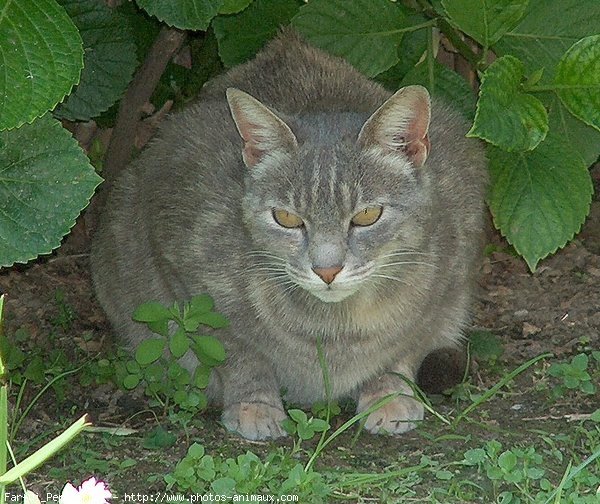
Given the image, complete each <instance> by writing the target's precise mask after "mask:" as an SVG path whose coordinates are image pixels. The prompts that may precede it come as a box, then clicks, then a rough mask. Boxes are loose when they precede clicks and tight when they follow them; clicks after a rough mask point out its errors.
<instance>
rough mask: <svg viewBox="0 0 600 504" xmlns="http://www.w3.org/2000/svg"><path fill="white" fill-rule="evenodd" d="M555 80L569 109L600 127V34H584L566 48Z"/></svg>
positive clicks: (558, 90)
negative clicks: (584, 36)
mask: <svg viewBox="0 0 600 504" xmlns="http://www.w3.org/2000/svg"><path fill="white" fill-rule="evenodd" d="M554 84H555V85H556V86H557V90H556V92H557V93H558V96H559V97H560V99H561V100H562V102H563V103H564V104H565V106H566V107H567V108H568V109H569V111H570V112H571V113H572V114H573V115H574V116H576V117H578V118H579V119H581V120H582V121H583V122H584V123H586V124H589V125H590V126H593V127H594V128H596V129H597V130H599V131H600V35H596V36H593V37H586V38H584V39H582V40H580V41H579V42H577V43H576V44H574V45H573V46H572V47H571V48H570V49H569V50H568V51H567V52H566V54H565V55H564V56H563V58H562V59H561V60H560V63H559V64H558V68H557V70H556V77H555V78H554Z"/></svg>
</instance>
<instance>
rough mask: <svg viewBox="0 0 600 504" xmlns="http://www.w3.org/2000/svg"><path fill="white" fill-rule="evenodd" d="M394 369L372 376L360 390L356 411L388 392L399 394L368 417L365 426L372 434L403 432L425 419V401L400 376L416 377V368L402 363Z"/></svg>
mask: <svg viewBox="0 0 600 504" xmlns="http://www.w3.org/2000/svg"><path fill="white" fill-rule="evenodd" d="M393 371H394V372H393V373H384V374H382V375H381V376H378V377H377V378H374V379H372V380H369V381H368V382H366V383H365V384H364V385H363V386H362V387H361V388H360V390H359V393H358V401H357V402H358V406H357V413H361V412H363V411H366V410H367V409H369V408H370V407H371V406H373V405H374V404H375V403H376V402H377V401H379V400H380V399H382V398H383V397H385V396H387V395H389V394H395V393H399V394H400V395H398V397H396V398H394V399H392V400H391V401H390V402H389V403H387V404H386V405H385V406H382V407H381V408H378V409H377V410H375V411H374V412H372V413H371V414H370V415H369V416H368V417H367V421H366V423H365V429H366V430H367V431H369V432H370V433H372V434H379V433H387V434H402V433H404V432H407V431H409V430H411V429H414V428H415V427H416V422H419V421H421V420H423V417H424V413H425V410H424V408H423V404H422V403H421V402H420V401H419V400H417V399H415V398H414V394H413V391H412V389H411V387H410V386H409V385H408V384H407V383H406V381H404V380H403V379H402V377H401V376H400V375H402V376H405V377H406V378H408V379H409V380H411V381H414V379H415V376H414V370H413V369H412V367H409V366H406V365H402V364H399V365H398V366H396V367H395V369H394V370H393Z"/></svg>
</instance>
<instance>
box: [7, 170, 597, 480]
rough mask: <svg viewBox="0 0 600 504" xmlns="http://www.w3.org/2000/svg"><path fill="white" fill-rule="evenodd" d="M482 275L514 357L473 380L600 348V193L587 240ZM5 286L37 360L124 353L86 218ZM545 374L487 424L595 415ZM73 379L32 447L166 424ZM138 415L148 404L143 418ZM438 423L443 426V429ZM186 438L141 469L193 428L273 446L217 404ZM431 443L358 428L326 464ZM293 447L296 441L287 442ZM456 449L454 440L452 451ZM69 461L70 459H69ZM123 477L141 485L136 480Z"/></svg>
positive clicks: (557, 422) (507, 259)
mask: <svg viewBox="0 0 600 504" xmlns="http://www.w3.org/2000/svg"><path fill="white" fill-rule="evenodd" d="M599 174H600V170H595V171H593V175H594V178H595V179H596V180H595V182H596V186H597V187H596V190H598V189H599V188H600V187H599V186H600V184H599V183H598V182H599V179H600V176H599ZM490 241H491V242H492V243H495V244H496V245H497V249H498V250H508V247H507V245H506V243H505V242H503V240H501V239H500V238H499V237H498V236H497V235H495V234H493V233H491V234H490ZM480 283H481V289H480V293H479V297H478V301H477V302H476V304H475V307H474V321H473V325H474V327H477V328H485V329H486V330H488V331H490V332H491V333H493V334H494V335H496V336H498V337H499V338H500V339H501V341H502V343H503V346H504V354H503V356H502V358H501V368H500V371H499V370H498V369H487V368H486V367H485V365H484V364H482V363H477V362H475V363H474V366H473V370H472V377H471V379H472V381H473V382H474V383H475V384H478V385H482V386H490V385H492V384H493V383H494V382H495V381H497V380H498V378H499V377H501V376H502V373H503V372H506V370H511V369H514V368H515V367H517V366H518V365H520V364H522V363H523V362H525V361H526V360H528V359H531V358H533V357H535V356H537V355H539V354H542V353H544V352H552V353H553V354H554V355H555V356H557V357H558V358H559V359H567V358H568V357H570V356H572V355H576V354H577V353H579V352H581V351H585V350H590V349H600V201H594V203H593V208H592V212H591V215H590V217H589V219H588V221H587V223H586V225H585V227H584V229H583V230H582V232H581V233H580V234H579V235H578V236H577V238H576V239H575V240H574V241H573V242H572V243H571V244H570V245H569V246H568V247H566V248H565V249H564V250H562V251H560V252H559V253H557V254H556V255H555V256H553V257H551V258H549V259H546V260H545V261H542V263H541V265H540V266H539V269H538V270H537V271H536V272H535V273H534V274H531V273H529V272H528V270H527V268H526V265H525V263H524V262H523V261H522V260H521V259H519V258H517V257H515V256H514V255H512V254H510V253H509V252H506V251H504V252H498V251H497V252H494V253H492V254H491V255H490V256H488V257H486V258H484V259H483V266H482V274H481V282H480ZM0 290H1V291H2V292H4V293H6V294H7V300H6V303H5V332H6V334H7V335H8V336H9V337H12V336H14V335H15V333H17V331H18V330H20V332H19V334H21V335H23V334H25V335H26V338H24V340H23V341H22V343H20V344H21V345H22V347H23V350H24V351H25V353H26V356H25V359H26V360H25V362H27V353H28V352H30V351H33V350H32V349H34V348H42V349H45V350H47V353H48V355H49V356H52V355H53V353H52V352H53V351H55V350H56V349H61V350H62V351H63V352H64V354H66V355H67V356H68V357H69V359H70V360H71V364H72V365H73V366H76V365H80V364H83V363H84V362H85V360H86V359H92V360H93V359H98V358H99V356H102V355H103V353H105V352H110V351H113V350H114V345H115V343H114V341H113V339H112V336H111V334H110V330H109V327H108V325H107V323H106V320H105V318H104V315H103V313H102V310H101V309H100V307H99V306H98V304H97V302H96V301H95V299H94V294H93V291H92V287H91V285H90V277H89V272H88V255H87V240H86V233H85V231H84V230H83V229H82V226H81V225H79V226H78V227H77V233H76V234H75V235H74V236H73V237H71V238H69V239H67V241H66V243H65V245H64V246H63V247H62V248H61V249H60V250H58V251H57V252H56V253H55V254H53V255H52V256H51V257H46V258H43V259H40V260H39V261H37V262H35V263H32V264H29V265H26V266H17V267H14V268H12V269H5V270H3V271H2V272H0ZM57 293H58V294H57ZM22 339H23V338H22ZM535 376H536V375H533V377H532V378H530V382H529V385H527V386H524V387H525V388H524V389H523V391H521V392H519V390H518V389H517V390H515V389H513V390H512V394H511V395H507V396H502V397H500V398H498V399H496V400H494V401H492V402H491V403H490V404H489V406H488V407H486V415H487V416H488V420H487V421H488V422H489V423H491V424H493V425H495V426H497V427H498V428H506V429H512V430H518V429H521V428H522V429H523V430H526V429H530V428H532V427H533V426H534V425H533V424H535V422H533V424H532V421H533V420H535V419H539V420H540V421H542V422H545V423H544V428H545V429H547V430H552V429H553V430H558V431H560V430H561V429H568V428H569V427H568V423H567V422H566V420H565V418H567V415H569V414H584V413H589V412H590V411H593V410H594V408H597V407H598V405H599V404H600V398H599V397H598V395H596V396H591V397H589V398H588V399H587V400H586V401H583V402H578V403H576V404H573V403H571V402H568V401H564V402H562V403H561V402H560V401H559V402H558V403H556V404H554V405H552V406H548V403H547V402H544V401H543V400H540V395H539V394H536V393H535V392H534V388H533V387H530V388H528V387H529V386H530V385H531V380H534V381H535ZM65 380H67V381H66V383H67V386H66V387H65V388H63V389H62V391H58V389H56V390H49V391H47V392H46V393H45V394H44V395H43V396H42V398H41V400H40V401H39V402H38V403H37V405H36V407H35V408H34V409H33V410H32V411H31V412H30V413H29V414H28V416H27V417H26V419H25V421H24V422H23V424H22V425H21V428H20V430H19V434H18V436H17V438H18V439H20V440H21V442H23V443H24V446H27V447H29V446H30V445H31V447H34V446H35V445H36V443H38V444H39V442H41V440H43V439H44V437H43V433H44V432H46V433H51V432H54V431H55V430H56V429H57V428H58V427H59V426H64V425H66V422H67V419H69V418H70V419H75V418H77V417H78V416H79V415H80V414H82V413H83V412H86V411H87V412H89V413H90V414H91V415H92V418H93V420H94V425H95V426H121V425H125V426H127V427H132V428H134V429H137V430H138V432H141V433H144V432H145V431H148V430H149V429H151V428H152V427H154V426H155V425H156V423H157V419H156V418H155V417H154V416H153V414H151V413H149V412H148V411H147V405H146V403H145V402H144V400H142V399H139V398H137V399H136V398H131V397H130V396H129V395H128V394H125V393H123V392H122V391H120V390H118V389H117V388H116V387H115V386H113V385H112V384H104V385H100V386H92V387H90V386H88V387H84V386H82V385H80V384H79V381H78V380H77V379H76V378H74V377H68V378H65ZM36 390H39V388H38V389H36V388H35V387H33V388H29V389H27V390H26V392H25V394H24V398H23V404H27V400H31V398H32V397H33V395H34V393H35V392H36ZM61 395H63V396H64V397H61ZM13 404H14V398H13ZM435 404H437V405H439V407H440V408H441V409H442V411H449V410H451V409H452V407H453V404H452V402H451V401H450V400H449V399H448V398H438V399H437V400H436V401H435ZM517 406H518V407H517ZM138 412H142V413H141V414H138V415H135V414H136V413H138ZM484 416H485V415H484ZM159 420H160V419H159ZM528 422H529V423H528ZM535 425H537V424H535ZM435 431H436V427H435V426H434V427H433V431H432V432H435ZM178 435H179V442H178V443H177V444H176V446H175V447H174V448H173V450H171V451H170V452H169V453H168V455H165V454H164V453H163V455H162V456H161V457H160V460H158V459H153V460H154V462H152V461H149V462H148V466H138V467H137V468H136V473H137V475H138V477H139V475H140V474H145V473H146V474H150V473H152V472H155V473H159V474H160V473H161V472H164V471H167V470H171V469H172V467H173V465H174V463H175V462H176V460H177V459H178V457H181V456H182V454H183V453H184V449H185V446H186V445H187V437H191V438H200V439H202V441H203V443H204V444H205V445H206V446H207V451H209V450H213V452H215V453H224V454H227V453H232V452H235V453H241V452H243V451H245V450H246V449H251V450H254V451H255V452H257V453H260V452H261V451H263V452H264V450H266V449H267V448H268V446H269V445H264V444H256V443H248V442H244V441H240V440H238V439H237V438H235V437H233V436H231V435H230V434H227V433H225V432H224V430H223V429H222V427H221V426H220V425H219V424H218V422H217V415H216V413H214V412H213V413H208V415H207V417H206V420H205V421H204V423H203V427H193V428H192V429H191V430H190V432H188V433H187V437H186V435H184V434H182V433H179V434H178ZM476 435H479V434H476ZM481 435H485V434H481ZM422 443H423V439H422V436H420V435H417V434H409V435H407V436H405V437H403V438H401V439H400V440H399V441H398V442H390V441H389V439H386V438H381V437H377V436H370V435H366V434H365V435H362V436H361V438H359V440H358V442H357V443H356V445H354V446H352V444H351V442H350V439H349V437H344V436H343V437H342V438H341V439H340V441H339V442H338V444H337V445H336V448H334V449H333V450H332V451H329V452H328V453H327V454H326V455H325V456H324V458H323V460H322V464H331V466H335V467H352V468H360V469H361V470H374V471H377V470H380V469H381V468H385V467H389V466H390V464H392V463H398V460H399V459H400V458H401V455H402V456H403V454H405V453H407V452H411V453H412V454H414V453H418V452H419V450H420V449H421V448H420V446H421V445H422ZM281 444H282V445H284V446H285V445H286V442H285V441H284V442H282V443H281ZM288 444H289V443H288ZM139 446H140V441H139V439H138V440H137V441H133V442H131V443H130V444H125V445H122V446H116V445H110V446H108V445H106V443H105V444H104V445H102V444H101V443H100V444H99V445H98V446H96V447H95V450H96V452H94V453H96V455H94V456H92V457H91V459H90V460H92V459H93V460H95V461H96V462H97V466H98V467H99V469H98V470H99V471H100V470H101V469H102V467H103V466H102V465H101V464H99V462H98V460H104V461H107V460H108V461H112V462H115V461H119V460H123V459H125V458H127V457H131V458H134V459H136V458H139V457H140V448H139ZM453 446H454V445H453V444H452V442H448V444H447V445H446V448H447V449H453ZM78 453H81V452H78ZM86 460H87V459H86ZM58 463H59V462H55V464H58ZM60 464H63V465H68V464H69V461H68V460H65V461H62V462H60ZM50 465H52V463H50ZM111 467H112V466H111ZM88 470H89V463H88ZM79 472H81V474H85V468H79V469H77V470H76V471H75V473H76V474H78V473H79ZM54 477H55V478H59V476H54ZM71 477H73V478H76V476H75V475H74V476H71ZM52 478H53V476H52V473H51V472H50V473H48V472H41V473H40V476H38V477H36V478H34V481H35V484H36V485H39V487H40V488H41V487H44V485H47V484H48V483H49V482H51V481H52ZM139 479H140V485H141V487H143V488H146V489H147V488H148V486H147V483H145V482H143V481H142V480H141V478H139ZM116 484H117V485H121V484H122V485H123V488H129V489H131V482H129V483H127V478H124V479H123V480H122V481H121V483H116ZM133 486H135V485H133Z"/></svg>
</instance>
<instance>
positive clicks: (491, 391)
mask: <svg viewBox="0 0 600 504" xmlns="http://www.w3.org/2000/svg"><path fill="white" fill-rule="evenodd" d="M548 357H553V354H551V353H549V352H548V353H544V354H541V355H538V356H537V357H534V358H533V359H530V360H528V361H527V362H525V363H524V364H521V365H520V366H519V367H518V368H516V369H514V370H513V371H511V372H510V373H508V374H507V375H506V376H504V377H503V378H502V380H500V381H499V382H498V383H496V385H494V386H493V387H492V388H490V389H488V390H487V391H486V392H485V393H483V394H482V395H481V397H480V398H479V399H477V400H476V401H475V402H474V403H473V404H471V405H470V406H468V407H467V408H465V409H464V410H463V411H462V412H461V414H460V415H458V416H457V417H456V418H455V419H454V422H452V426H453V427H456V426H457V425H458V424H459V423H460V422H461V420H462V419H463V418H465V417H466V416H467V415H468V414H469V413H471V411H473V410H474V409H475V408H478V407H479V406H480V405H482V404H483V403H484V402H486V401H487V400H489V399H490V398H492V397H493V396H494V395H496V393H497V392H498V391H499V390H500V389H501V388H502V387H504V385H506V384H507V383H509V382H510V381H511V380H513V379H514V378H515V377H517V376H518V375H520V374H521V373H522V372H523V371H525V370H526V369H528V368H530V367H531V366H533V365H534V364H536V363H537V362H539V361H541V360H542V359H547V358H548Z"/></svg>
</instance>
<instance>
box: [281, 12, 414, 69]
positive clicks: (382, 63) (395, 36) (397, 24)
mask: <svg viewBox="0 0 600 504" xmlns="http://www.w3.org/2000/svg"><path fill="white" fill-rule="evenodd" d="M406 24H407V23H406V15H405V13H404V10H403V9H402V8H401V7H400V6H399V5H396V4H395V3H392V2H390V1H389V0H354V1H352V2H348V1H347V0H311V1H310V2H308V3H307V4H306V5H304V6H303V7H302V8H301V9H300V12H299V13H298V14H297V15H296V16H294V19H292V25H293V26H294V27H295V28H297V29H298V31H300V32H301V33H302V34H303V35H304V36H305V37H306V38H307V39H308V41H309V42H311V43H313V44H314V45H316V46H317V47H320V48H321V49H325V50H326V51H328V52H330V53H332V54H335V55H337V56H341V57H343V58H345V59H346V60H347V61H349V62H350V63H351V64H352V65H354V66H355V67H356V68H357V69H358V70H360V71H361V72H363V73H365V74H366V75H368V76H371V77H372V76H374V75H377V74H379V73H381V72H383V71H384V70H387V69H388V68H390V67H391V66H393V65H395V64H396V63H397V62H398V46H399V45H400V41H401V39H402V35H403V33H404V31H405V30H404V29H403V27H405V26H406Z"/></svg>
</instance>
